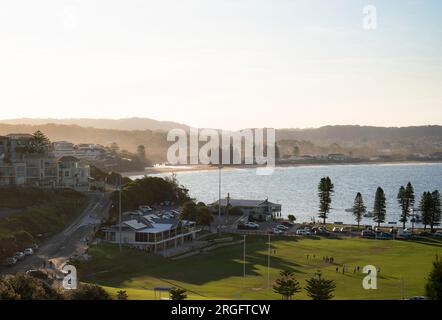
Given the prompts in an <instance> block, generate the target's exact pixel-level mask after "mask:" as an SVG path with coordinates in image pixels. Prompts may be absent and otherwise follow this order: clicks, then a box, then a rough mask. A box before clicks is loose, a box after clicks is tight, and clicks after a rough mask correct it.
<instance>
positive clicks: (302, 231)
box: [296, 229, 311, 236]
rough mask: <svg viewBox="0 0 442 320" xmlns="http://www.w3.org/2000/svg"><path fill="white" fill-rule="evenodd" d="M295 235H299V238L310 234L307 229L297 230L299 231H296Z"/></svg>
mask: <svg viewBox="0 0 442 320" xmlns="http://www.w3.org/2000/svg"><path fill="white" fill-rule="evenodd" d="M296 234H297V235H300V236H309V235H311V232H310V230H307V229H299V230H296Z"/></svg>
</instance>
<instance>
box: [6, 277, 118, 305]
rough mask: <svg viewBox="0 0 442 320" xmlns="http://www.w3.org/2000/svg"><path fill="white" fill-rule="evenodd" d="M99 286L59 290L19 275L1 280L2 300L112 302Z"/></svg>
mask: <svg viewBox="0 0 442 320" xmlns="http://www.w3.org/2000/svg"><path fill="white" fill-rule="evenodd" d="M110 299H111V297H110V295H109V294H108V293H107V292H106V291H105V290H104V289H103V288H102V287H100V286H99V285H95V284H84V283H81V284H80V285H79V286H78V289H76V290H66V291H63V290H61V289H60V290H57V289H54V287H52V286H49V285H48V284H47V283H46V282H44V281H42V280H40V279H37V278H34V277H32V276H29V275H26V274H24V273H17V274H15V275H8V276H5V277H3V278H0V300H110Z"/></svg>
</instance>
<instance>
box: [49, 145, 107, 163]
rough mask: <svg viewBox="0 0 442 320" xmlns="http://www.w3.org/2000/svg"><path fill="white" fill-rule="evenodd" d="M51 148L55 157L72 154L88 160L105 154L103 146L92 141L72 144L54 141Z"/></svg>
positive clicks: (94, 159) (96, 158) (97, 158)
mask: <svg viewBox="0 0 442 320" xmlns="http://www.w3.org/2000/svg"><path fill="white" fill-rule="evenodd" d="M52 149H53V150H52V153H53V154H54V155H55V156H56V157H59V158H61V157H65V156H73V157H76V158H78V159H80V160H88V161H96V160H99V159H101V158H103V157H104V156H105V154H106V150H105V148H104V147H103V146H101V145H97V144H92V143H82V144H78V145H74V144H73V143H71V142H68V141H56V142H54V143H53V144H52Z"/></svg>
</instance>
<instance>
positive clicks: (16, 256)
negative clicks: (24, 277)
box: [14, 251, 25, 260]
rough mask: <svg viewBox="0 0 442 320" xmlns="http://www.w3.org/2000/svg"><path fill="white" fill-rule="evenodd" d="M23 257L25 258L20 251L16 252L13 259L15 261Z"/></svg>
mask: <svg viewBox="0 0 442 320" xmlns="http://www.w3.org/2000/svg"><path fill="white" fill-rule="evenodd" d="M24 257H25V254H24V253H23V252H21V251H19V252H16V253H15V255H14V258H15V259H17V260H21V259H23V258H24Z"/></svg>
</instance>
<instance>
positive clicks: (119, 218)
mask: <svg viewBox="0 0 442 320" xmlns="http://www.w3.org/2000/svg"><path fill="white" fill-rule="evenodd" d="M119 182H120V183H119V187H118V191H119V192H118V211H119V215H118V232H119V234H120V241H119V242H120V252H121V251H122V241H121V239H122V238H121V237H122V235H121V232H122V228H121V183H122V181H121V176H120V179H119Z"/></svg>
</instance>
